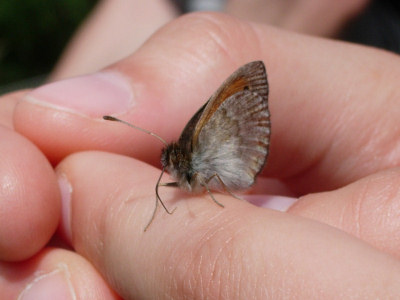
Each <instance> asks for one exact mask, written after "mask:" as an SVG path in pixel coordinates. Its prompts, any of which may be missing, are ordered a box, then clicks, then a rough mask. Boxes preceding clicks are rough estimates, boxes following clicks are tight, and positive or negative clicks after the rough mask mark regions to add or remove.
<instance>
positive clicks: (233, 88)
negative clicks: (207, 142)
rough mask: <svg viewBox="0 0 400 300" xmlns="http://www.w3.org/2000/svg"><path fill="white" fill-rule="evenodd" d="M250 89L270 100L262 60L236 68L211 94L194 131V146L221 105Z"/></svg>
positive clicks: (193, 146)
mask: <svg viewBox="0 0 400 300" xmlns="http://www.w3.org/2000/svg"><path fill="white" fill-rule="evenodd" d="M244 90H248V91H250V92H253V93H256V94H258V95H259V96H261V97H262V98H263V99H264V100H265V101H267V100H268V82H267V74H266V71H265V66H264V63H263V62H262V61H254V62H250V63H248V64H246V65H244V66H242V67H241V68H239V69H238V70H236V71H235V72H234V73H233V74H232V75H231V76H229V78H228V79H226V80H225V82H224V83H223V84H222V85H221V87H220V88H219V89H218V90H217V91H216V92H215V93H214V94H213V95H212V96H211V98H210V100H209V101H208V102H207V103H206V106H205V107H203V108H202V109H201V110H202V114H201V116H200V117H199V119H198V121H197V123H196V127H195V129H194V131H193V138H192V148H193V149H194V148H195V147H196V146H197V143H198V137H199V134H200V132H201V130H202V129H203V127H204V125H205V124H206V123H207V122H208V120H209V119H210V118H211V117H212V116H213V114H214V112H215V111H216V110H217V109H218V108H219V107H220V105H221V104H222V103H223V102H224V101H225V100H226V99H227V98H229V97H231V96H232V95H234V94H236V93H238V92H241V91H244Z"/></svg>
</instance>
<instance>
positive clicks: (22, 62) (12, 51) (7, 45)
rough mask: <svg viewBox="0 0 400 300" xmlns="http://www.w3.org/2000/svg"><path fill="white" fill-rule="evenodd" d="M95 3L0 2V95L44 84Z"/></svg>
mask: <svg viewBox="0 0 400 300" xmlns="http://www.w3.org/2000/svg"><path fill="white" fill-rule="evenodd" d="M96 2H97V1H95V0H57V1H48V0H19V1H8V0H2V1H0V28H1V30H0V93H4V92H8V91H10V90H14V89H15V88H25V87H30V86H32V85H37V84H38V83H40V82H43V80H44V79H45V78H46V74H48V73H49V72H50V71H51V69H52V67H53V65H54V64H55V62H56V61H57V59H58V57H59V55H60V54H61V52H62V49H63V48H64V47H65V45H66V43H67V42H68V40H69V38H70V37H71V35H72V34H73V32H74V31H75V30H76V28H77V26H78V25H79V24H80V23H81V21H82V20H83V19H84V18H85V16H86V15H87V13H88V12H89V11H90V10H91V9H92V7H93V6H94V4H95V3H96ZM27 78H28V79H27Z"/></svg>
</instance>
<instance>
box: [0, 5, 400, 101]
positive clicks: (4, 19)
mask: <svg viewBox="0 0 400 300" xmlns="http://www.w3.org/2000/svg"><path fill="white" fill-rule="evenodd" d="M127 1H129V0H127ZM150 1H153V0H150ZM226 1H229V0H225V1H223V0H219V1H217V0H215V1H213V0H207V1H205V0H202V1H193V0H192V1H184V0H175V1H172V0H171V2H173V3H174V5H175V6H174V8H175V9H176V12H177V14H180V13H185V12H188V11H193V10H221V9H222V8H223V4H224V3H225V2H226ZM97 2H98V1H96V0H57V1H49V0H19V1H7V0H2V1H1V2H0V94H3V93H6V92H10V91H13V90H17V89H22V88H29V87H34V86H37V85H39V84H41V83H43V82H45V81H46V78H47V77H48V75H49V74H50V73H51V71H52V69H53V68H54V66H55V64H56V62H57V61H58V59H59V58H60V56H61V54H62V52H63V49H64V48H65V47H66V45H67V43H68V41H69V40H70V38H71V37H72V36H73V34H74V32H75V31H76V30H77V29H78V27H79V25H80V24H81V23H82V22H83V20H85V18H87V16H88V15H89V14H90V12H91V11H92V10H93V8H94V7H95V6H96V4H97ZM137 2H140V1H137ZM196 3H197V4H196ZM139 27H140V24H139ZM335 38H338V39H343V40H347V41H353V42H356V43H361V44H366V45H372V46H376V47H380V48H383V49H387V50H389V51H393V52H397V53H400V1H389V0H377V1H371V2H370V3H369V5H368V6H367V7H366V8H364V9H363V10H362V12H360V13H359V14H358V15H357V16H355V17H354V18H352V20H351V21H350V22H348V24H347V25H346V26H345V27H344V28H343V30H341V32H340V33H338V34H337V36H336V37H335Z"/></svg>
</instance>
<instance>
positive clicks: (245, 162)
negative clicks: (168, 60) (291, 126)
mask: <svg viewBox="0 0 400 300" xmlns="http://www.w3.org/2000/svg"><path fill="white" fill-rule="evenodd" d="M268 93H269V86H268V80H267V73H266V70H265V66H264V63H263V62H262V61H253V62H250V63H248V64H245V65H244V66H242V67H240V68H239V69H238V70H236V71H235V72H234V73H233V74H232V75H231V76H229V77H228V79H226V80H225V81H224V83H223V84H222V85H221V86H220V88H219V89H218V90H217V91H216V92H215V93H214V94H213V95H212V96H211V97H210V99H209V100H208V101H207V102H206V103H205V104H204V105H203V106H202V107H201V108H200V109H199V110H198V111H197V112H196V113H195V114H194V116H193V117H192V118H191V119H190V121H189V122H188V123H187V125H186V127H185V128H184V129H183V132H182V134H181V136H180V138H179V140H178V141H176V142H172V143H170V144H168V143H167V142H165V141H164V140H163V139H162V138H161V137H159V136H157V135H156V134H154V133H152V132H150V131H147V130H145V129H142V128H140V127H137V126H135V125H132V124H129V123H127V122H125V121H122V120H120V119H117V118H115V117H112V116H104V117H103V118H104V119H106V120H111V121H119V122H122V123H125V124H127V125H129V126H131V127H134V128H136V129H139V130H141V131H144V132H146V133H148V134H151V135H153V136H155V137H157V138H158V139H160V140H161V141H162V142H163V143H164V144H165V147H164V149H163V150H162V152H161V165H162V171H161V174H160V177H159V179H158V181H157V185H156V206H155V209H154V211H153V215H152V217H151V219H150V222H149V223H148V224H147V226H146V227H145V231H146V230H147V228H148V227H149V225H150V224H151V222H152V221H153V219H154V216H155V213H156V210H157V206H158V202H160V203H161V204H162V206H163V207H164V209H165V210H166V211H167V213H169V214H172V213H173V211H172V212H171V211H169V210H168V209H167V207H166V206H165V205H164V203H163V202H162V200H161V198H160V196H159V193H158V187H159V186H175V187H179V188H182V189H184V190H186V191H188V192H194V193H198V192H201V191H207V192H208V193H209V195H210V196H211V198H212V199H213V200H214V202H216V203H217V204H218V205H220V206H222V207H223V205H222V204H221V203H219V202H218V201H217V200H216V199H215V198H214V196H213V194H212V193H211V191H212V190H222V189H223V190H225V191H227V192H229V193H231V194H232V192H233V191H240V190H245V189H247V188H249V187H250V186H252V185H253V184H254V182H255V179H256V177H257V175H258V174H259V173H260V171H261V170H262V168H263V166H264V165H265V163H266V159H267V156H268V153H269V143H270V135H271V122H270V113H269V109H268ZM165 171H167V172H168V173H169V174H170V175H171V176H172V177H173V178H174V179H175V180H176V181H174V182H169V183H161V178H162V176H163V174H164V172H165Z"/></svg>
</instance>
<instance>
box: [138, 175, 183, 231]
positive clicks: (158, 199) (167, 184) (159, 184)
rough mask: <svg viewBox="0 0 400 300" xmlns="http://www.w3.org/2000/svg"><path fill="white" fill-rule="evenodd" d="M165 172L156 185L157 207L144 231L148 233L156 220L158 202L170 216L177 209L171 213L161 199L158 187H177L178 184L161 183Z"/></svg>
mask: <svg viewBox="0 0 400 300" xmlns="http://www.w3.org/2000/svg"><path fill="white" fill-rule="evenodd" d="M164 171H165V170H164V169H163V170H162V171H161V174H160V177H159V178H158V181H157V184H156V205H155V207H154V210H153V214H152V215H151V218H150V221H149V222H148V223H147V225H146V226H145V227H144V231H146V230H147V229H148V228H149V226H150V224H151V223H152V222H153V220H154V217H155V216H156V212H157V207H158V202H160V203H161V205H162V207H164V209H165V211H166V212H167V213H168V214H169V215H172V214H173V213H174V211H175V210H176V207H175V208H174V209H173V210H172V211H169V210H168V208H167V207H166V206H165V204H164V202H162V200H161V198H160V195H159V194H158V187H159V186H164V185H165V186H177V183H176V182H169V183H166V184H163V183H160V181H161V177H162V176H163V174H164ZM174 184H175V185H174Z"/></svg>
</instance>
